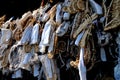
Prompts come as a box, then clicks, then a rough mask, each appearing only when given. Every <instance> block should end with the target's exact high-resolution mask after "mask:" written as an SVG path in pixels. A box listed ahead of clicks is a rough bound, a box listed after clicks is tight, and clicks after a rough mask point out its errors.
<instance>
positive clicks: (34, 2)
mask: <svg viewBox="0 0 120 80" xmlns="http://www.w3.org/2000/svg"><path fill="white" fill-rule="evenodd" d="M40 3H41V0H0V17H1V16H3V15H6V16H7V18H10V17H12V16H14V17H21V16H22V14H24V13H25V12H27V11H29V10H30V11H33V10H35V9H37V8H39V7H40Z"/></svg>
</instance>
